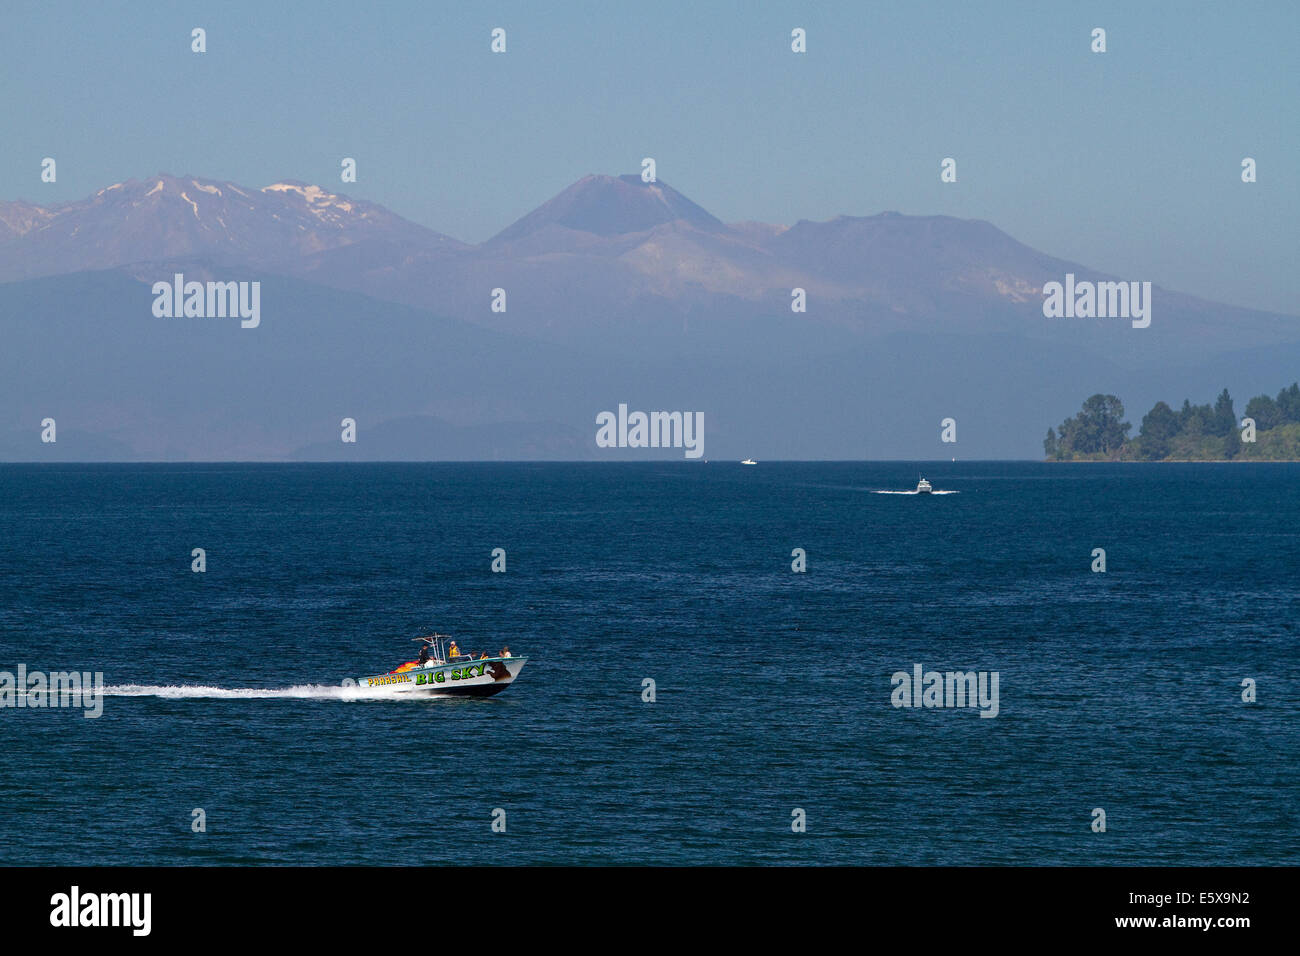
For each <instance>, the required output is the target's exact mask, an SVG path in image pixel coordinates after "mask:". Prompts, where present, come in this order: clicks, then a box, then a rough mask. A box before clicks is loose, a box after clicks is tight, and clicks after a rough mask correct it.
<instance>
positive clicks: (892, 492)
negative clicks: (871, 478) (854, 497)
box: [872, 489, 961, 495]
mask: <svg viewBox="0 0 1300 956" xmlns="http://www.w3.org/2000/svg"><path fill="white" fill-rule="evenodd" d="M872 494H873V495H921V494H926V495H957V494H961V492H959V491H939V490H938V489H936V490H934V491H873V492H872Z"/></svg>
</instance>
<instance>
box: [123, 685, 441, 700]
mask: <svg viewBox="0 0 1300 956" xmlns="http://www.w3.org/2000/svg"><path fill="white" fill-rule="evenodd" d="M103 693H104V695H105V696H106V697H161V698H165V699H169V700H187V699H206V700H277V699H279V700H380V699H386V700H392V699H401V698H411V699H419V700H429V699H432V698H431V697H428V696H425V695H418V694H394V693H393V692H392V691H391V690H388V689H387V688H383V689H381V688H375V689H370V688H365V687H342V686H339V685H336V684H297V685H295V686H293V687H211V686H207V685H204V684H167V685H161V684H114V685H111V686H108V687H105V688H104V690H103Z"/></svg>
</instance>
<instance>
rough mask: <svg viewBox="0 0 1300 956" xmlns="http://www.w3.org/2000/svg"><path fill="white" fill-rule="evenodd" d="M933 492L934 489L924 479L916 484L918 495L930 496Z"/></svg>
mask: <svg viewBox="0 0 1300 956" xmlns="http://www.w3.org/2000/svg"><path fill="white" fill-rule="evenodd" d="M932 491H934V489H933V488H932V487H930V483H929V482H928V481H926V480H925V479H924V478H922V479H921V480H920V481H918V482H917V483H916V493H917V494H918V495H928V494H930V492H932Z"/></svg>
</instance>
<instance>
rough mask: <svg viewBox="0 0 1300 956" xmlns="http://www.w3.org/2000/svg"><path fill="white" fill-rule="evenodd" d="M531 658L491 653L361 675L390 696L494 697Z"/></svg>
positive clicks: (363, 683)
mask: <svg viewBox="0 0 1300 956" xmlns="http://www.w3.org/2000/svg"><path fill="white" fill-rule="evenodd" d="M527 662H528V658H526V657H489V658H487V659H485V660H484V659H480V660H468V659H466V660H464V661H457V662H455V663H450V664H434V663H433V662H429V663H428V664H425V665H423V666H419V667H413V668H411V669H410V670H406V671H402V672H400V673H399V672H397V671H394V672H392V673H389V674H377V675H375V676H373V677H361V678H358V679H357V686H358V687H359V688H360V689H361V690H363V691H366V692H369V693H374V694H379V695H384V696H387V695H389V694H391V695H393V696H401V697H406V696H416V697H491V696H492V695H493V694H499V693H501V691H503V690H505V689H506V688H507V687H509V686H510V685H511V684H512V683H514V680H515V678H516V677H518V676H519V672H520V671H521V670H523V669H524V664H526V663H527Z"/></svg>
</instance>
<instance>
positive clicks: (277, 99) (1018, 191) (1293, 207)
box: [0, 0, 1300, 313]
mask: <svg viewBox="0 0 1300 956" xmlns="http://www.w3.org/2000/svg"><path fill="white" fill-rule="evenodd" d="M196 26H197V27H203V28H205V29H206V30H207V43H208V52H207V53H204V54H201V55H199V54H194V53H192V52H190V30H191V29H192V28H193V27H196ZM493 27H502V28H504V29H505V30H506V31H507V33H506V36H507V47H508V52H507V53H505V54H504V55H494V54H492V53H491V52H490V50H489V40H490V37H489V33H490V31H491V29H492V28H493ZM795 27H803V28H805V29H806V30H807V35H808V52H807V53H806V54H803V55H796V54H794V53H792V52H791V51H790V31H791V30H792V29H793V28H795ZM1094 27H1102V28H1104V29H1105V30H1106V32H1107V47H1108V50H1107V52H1106V53H1104V54H1094V53H1092V52H1091V51H1090V49H1089V47H1090V43H1091V38H1090V34H1091V31H1092V29H1093V28H1094ZM1297 39H1300V3H1297V2H1294V0H1276V2H1239V3H1231V4H1228V3H1199V2H1197V3H1193V2H1178V3H1154V2H1145V0H1144V2H1140V3H1137V2H1132V0H1125V2H1119V3H1081V2H1070V3H1056V4H1049V3H1045V2H1027V3H1019V2H987V3H985V2H967V0H963V2H945V3H917V2H889V3H886V2H866V0H851V2H827V0H817V2H806V3H780V2H776V3H754V2H739V0H737V2H709V0H697V2H683V3H679V2H668V0H662V2H658V0H657V2H653V3H623V2H619V3H614V2H591V3H575V2H564V0H555V2H537V0H532V2H521V3H506V2H494V3H483V4H474V3H450V2H429V0H423V2H402V0H387V2H375V3H372V2H355V3H342V2H321V3H288V2H281V0H274V2H267V0H261V2H243V0H237V2H222V3H218V2H213V0H207V2H202V3H183V2H177V3H158V4H149V3H144V2H131V3H111V2H96V3H85V4H70V3H58V2H41V3H37V2H33V3H24V2H15V0H6V2H5V4H4V9H3V16H2V19H0V95H2V99H0V198H3V199H20V198H21V199H27V200H34V201H39V202H44V203H53V202H58V201H63V200H68V199H76V198H82V197H84V196H87V195H89V194H90V193H92V192H94V191H95V190H97V189H100V188H102V187H104V186H107V185H109V184H111V183H114V182H119V181H121V180H124V179H128V178H132V177H134V178H143V177H146V176H148V175H150V174H152V173H155V172H160V171H162V172H171V173H175V174H177V175H182V174H186V173H190V174H193V175H199V176H205V177H211V178H215V179H227V180H233V181H235V182H238V183H242V184H245V185H252V186H262V185H266V184H268V183H270V182H274V181H276V180H279V179H301V180H306V181H308V182H316V183H320V184H322V185H324V186H327V187H330V188H333V189H335V190H337V191H341V192H346V193H349V194H352V195H354V196H358V197H361V198H366V199H371V200H374V201H376V202H379V203H382V204H384V205H385V206H388V207H389V208H391V209H392V210H393V211H395V212H397V213H399V214H401V215H403V216H406V217H407V218H410V219H413V220H415V221H417V222H420V223H423V224H425V225H427V226H430V227H432V228H434V229H437V230H439V231H441V232H446V233H448V234H450V235H453V236H456V237H457V238H460V239H464V240H467V241H480V240H482V239H485V238H487V237H488V236H490V235H492V234H494V233H495V232H497V231H498V230H500V229H502V228H504V227H505V226H506V225H508V224H509V223H511V222H512V221H514V220H515V219H517V218H518V217H519V216H521V215H523V214H524V213H526V212H528V211H529V210H530V209H532V208H534V207H535V206H537V205H538V204H539V203H541V202H543V201H545V200H546V199H549V198H550V197H551V196H553V195H554V194H555V193H556V192H558V191H559V190H561V189H563V188H564V187H565V186H566V185H568V184H569V183H571V182H573V181H574V180H576V179H578V178H579V177H581V176H583V175H585V174H587V173H591V172H602V173H623V172H634V171H637V170H638V169H639V164H640V161H641V158H642V157H644V156H653V157H654V158H655V159H656V161H657V164H658V174H659V177H660V178H661V179H663V180H664V181H666V182H668V183H671V184H672V185H673V186H675V187H676V188H678V189H679V190H681V191H682V192H683V193H685V194H686V195H687V196H688V197H690V198H691V199H693V200H695V201H696V202H698V203H700V204H701V205H702V206H704V207H705V208H706V209H708V210H709V211H710V212H712V213H714V214H715V215H717V216H718V217H719V218H721V219H723V220H724V221H728V222H732V221H737V220H743V219H755V220H761V221H767V222H781V223H793V222H795V221H797V220H799V219H827V218H831V217H833V216H835V215H838V214H841V213H844V214H850V215H870V214H874V213H876V212H880V211H882V210H898V211H900V212H904V213H911V214H936V213H941V214H948V215H954V216H961V217H969V218H980V219H988V220H990V221H991V222H993V223H995V224H996V225H998V226H999V227H1000V228H1002V229H1004V230H1006V231H1007V232H1009V233H1010V234H1011V235H1013V236H1015V237H1016V238H1017V239H1020V240H1021V241H1023V242H1026V243H1028V244H1029V245H1031V246H1033V247H1035V248H1037V249H1040V250H1042V251H1044V252H1047V253H1050V254H1052V255H1057V256H1061V257H1063V258H1066V259H1071V260H1075V261H1078V262H1081V263H1084V264H1086V265H1089V266H1092V267H1094V268H1098V269H1102V270H1104V271H1107V272H1111V273H1116V274H1119V275H1121V276H1123V277H1125V278H1131V279H1141V280H1150V281H1153V282H1156V283H1157V284H1160V285H1164V286H1167V287H1169V288H1173V289H1178V290H1180V291H1186V292H1190V293H1193V294H1196V295H1201V296H1205V297H1207V298H1211V299H1218V300H1222V301H1228V302H1232V303H1234V304H1239V305H1245V306H1254V307H1257V308H1267V309H1272V310H1276V311H1282V312H1288V313H1297V312H1300V306H1298V305H1297V297H1298V296H1300V269H1297V267H1296V266H1297V252H1300V227H1298V225H1297V224H1298V223H1300V175H1298V170H1297V167H1298V166H1300V65H1298V64H1300V55H1297V53H1296V43H1297ZM46 156H51V157H54V158H55V159H56V161H57V163H58V182H57V183H54V184H44V183H41V182H40V178H39V177H40V161H41V159H42V158H43V157H46ZM345 156H350V157H354V158H355V159H356V160H357V163H358V181H357V182H356V183H355V184H348V185H344V184H342V183H341V182H340V181H339V162H340V160H341V159H342V158H343V157H345ZM949 156H951V157H953V158H955V159H956V160H957V174H958V181H957V182H956V183H955V184H942V183H940V181H939V163H940V161H941V160H942V159H943V158H944V157H949ZM1246 156H1250V157H1253V158H1254V159H1255V160H1256V161H1257V163H1258V177H1259V181H1258V182H1257V183H1255V184H1253V185H1246V184H1243V183H1242V182H1241V178H1240V164H1241V160H1242V158H1243V157H1246Z"/></svg>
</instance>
